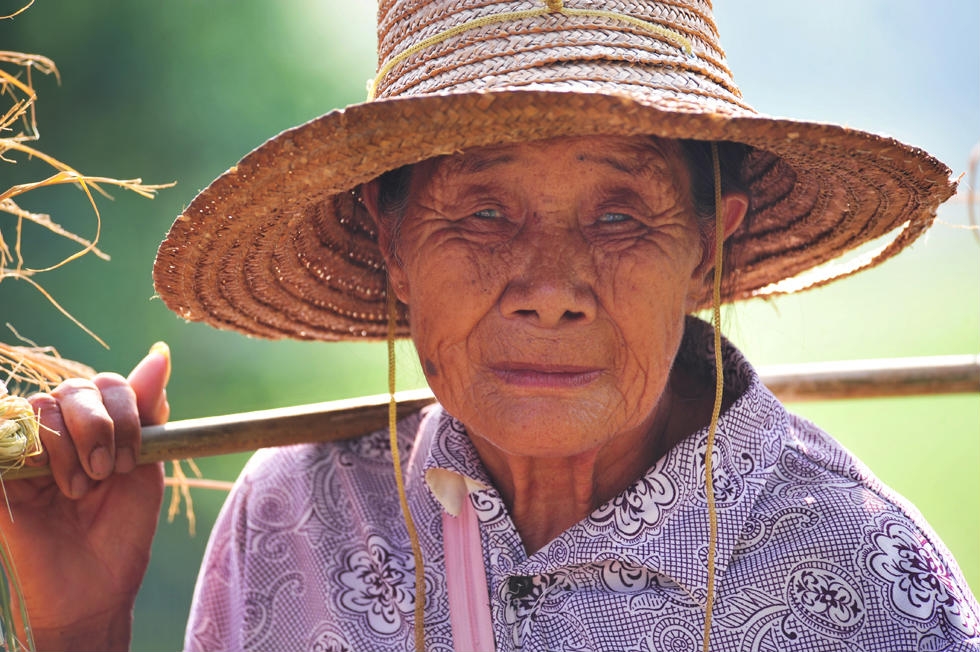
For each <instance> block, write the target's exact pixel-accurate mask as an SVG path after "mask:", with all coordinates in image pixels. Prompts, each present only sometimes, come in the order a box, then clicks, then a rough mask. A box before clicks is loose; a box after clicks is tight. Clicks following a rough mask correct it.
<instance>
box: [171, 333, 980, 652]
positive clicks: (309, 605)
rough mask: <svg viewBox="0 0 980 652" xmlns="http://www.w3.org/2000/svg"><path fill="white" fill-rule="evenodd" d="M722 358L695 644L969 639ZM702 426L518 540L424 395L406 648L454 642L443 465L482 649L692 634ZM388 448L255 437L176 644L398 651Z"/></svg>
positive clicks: (376, 438)
mask: <svg viewBox="0 0 980 652" xmlns="http://www.w3.org/2000/svg"><path fill="white" fill-rule="evenodd" d="M710 348H711V343H710V327H708V326H707V325H705V324H703V323H702V322H699V321H697V320H693V319H692V320H690V321H689V323H688V327H687V332H686V335H685V341H684V344H683V345H682V351H681V354H680V356H681V363H683V364H686V365H688V366H689V367H691V368H695V369H700V370H701V371H703V372H704V373H706V374H710V367H711V362H710V360H711V350H710ZM723 353H724V358H725V371H726V384H727V387H729V388H731V389H733V390H735V392H736V393H737V396H738V398H737V399H736V400H735V402H734V403H733V404H732V406H731V407H730V408H729V409H728V410H727V411H726V412H725V413H724V414H723V415H722V418H721V420H720V422H719V430H718V438H717V440H716V446H715V449H714V452H713V455H714V457H713V461H714V469H715V471H714V473H715V478H714V483H715V487H716V500H717V506H718V517H719V539H718V544H719V545H718V554H717V558H716V566H717V578H716V581H717V585H716V596H717V601H716V604H715V610H714V618H713V627H712V634H711V636H712V638H711V643H712V649H717V650H734V651H746V652H748V651H753V652H755V651H758V652H763V651H775V650H807V651H810V650H817V651H824V650H825V651H845V650H846V651H850V652H857V651H867V652H870V651H872V650H883V651H884V650H887V651H889V652H891V651H895V650H928V651H939V650H949V651H965V650H980V620H978V607H977V603H976V600H975V599H974V597H973V596H972V595H971V593H970V592H969V589H968V588H967V585H966V582H965V581H964V579H963V577H962V576H961V574H960V572H959V570H958V569H957V567H956V564H955V562H954V561H953V560H952V557H951V556H950V555H949V553H948V551H947V550H946V549H945V548H944V546H943V544H942V542H941V541H940V540H939V539H938V537H936V535H935V534H934V533H933V532H932V531H931V530H930V529H929V527H928V526H927V525H926V524H925V523H924V522H923V520H922V518H921V516H920V515H919V514H918V512H917V511H916V510H915V509H914V508H913V507H912V506H911V505H909V504H908V503H907V502H905V501H904V500H903V499H901V498H900V497H898V496H896V495H895V494H894V493H893V492H891V491H890V490H889V489H888V488H887V487H884V486H883V485H882V484H881V483H880V482H879V481H878V480H877V479H876V478H875V477H874V476H873V475H872V474H871V473H870V471H869V470H868V469H867V468H866V467H864V466H863V465H862V464H861V463H860V462H859V461H857V460H856V459H855V458H854V457H853V456H851V455H850V454H849V453H848V452H847V451H846V450H844V449H843V448H842V447H841V446H840V445H839V444H837V443H836V442H835V441H834V440H833V439H831V438H830V437H829V436H827V435H826V434H824V433H823V432H821V431H820V430H819V429H817V428H816V427H815V426H814V425H812V424H810V423H808V422H806V421H804V420H802V419H799V418H797V417H795V416H793V415H791V414H789V413H788V412H787V411H786V410H785V409H784V408H783V406H782V405H781V404H780V403H779V402H778V401H777V400H776V399H775V397H773V395H772V394H771V393H770V392H769V391H768V390H767V389H766V388H765V387H764V386H763V385H762V384H761V383H760V381H759V379H758V376H757V375H756V373H755V371H754V370H753V369H752V367H751V366H750V365H749V364H748V362H746V361H745V360H744V358H743V357H742V356H741V355H740V354H739V353H738V351H737V350H735V349H734V348H733V347H731V346H730V345H728V344H726V345H725V350H724V352H723ZM706 438H707V433H706V432H705V431H700V432H696V433H693V434H692V435H691V436H690V437H688V438H687V439H685V440H684V441H682V442H681V443H679V444H678V445H677V446H675V447H674V448H673V449H672V450H671V451H670V452H669V453H668V454H667V455H666V456H664V457H663V458H662V459H661V460H659V461H658V462H657V463H656V464H655V465H654V466H653V467H652V468H651V469H649V471H648V472H647V473H646V474H645V475H644V476H643V477H641V478H639V479H637V480H636V482H635V483H633V485H632V486H631V487H629V488H628V489H627V490H626V491H624V492H623V493H622V494H620V495H619V496H617V497H615V498H614V499H613V500H611V501H609V502H608V503H606V504H604V505H602V506H600V507H599V508H598V509H596V510H595V511H594V512H593V513H592V514H591V515H590V516H589V517H588V518H586V519H585V520H583V521H581V522H579V523H577V524H576V525H574V526H573V527H571V528H569V529H568V530H567V531H565V532H564V533H562V534H561V535H560V536H558V537H557V538H555V539H554V540H553V541H551V542H550V543H549V544H548V545H547V546H546V547H545V548H543V549H541V550H539V551H538V552H536V553H534V554H532V555H527V554H526V552H525V551H524V548H523V545H522V544H521V541H520V538H519V536H518V533H517V531H516V529H515V528H514V525H513V523H512V521H511V520H510V517H509V515H508V513H507V508H506V506H505V505H504V504H503V502H502V500H501V498H500V495H499V494H498V493H497V492H496V490H495V489H493V486H492V483H491V482H490V479H489V478H488V477H487V475H486V471H485V470H484V468H483V466H482V464H481V463H480V460H479V458H478V457H477V455H476V452H475V450H474V448H473V446H472V445H471V444H470V442H469V439H468V437H467V435H466V430H465V427H464V426H463V425H462V424H461V423H459V422H458V421H456V420H454V419H453V418H452V417H451V416H450V415H448V414H446V413H445V412H444V411H443V410H442V409H441V408H439V407H435V408H433V409H431V410H429V411H428V412H427V413H425V414H416V415H413V416H412V417H410V418H408V419H406V420H404V421H402V422H401V423H400V424H399V445H400V446H401V447H403V450H402V451H401V452H402V459H403V460H406V462H405V465H406V468H405V472H406V483H407V491H408V495H409V503H410V507H411V510H412V514H413V517H414V518H415V522H416V526H417V528H418V530H419V536H420V539H421V545H422V553H423V558H424V562H425V578H426V580H425V587H424V596H425V614H426V615H425V635H426V649H428V650H432V651H449V650H452V649H453V645H452V633H451V628H450V624H449V613H448V602H447V597H446V585H445V572H444V566H443V548H442V520H441V519H442V509H443V508H442V506H441V504H440V502H439V501H438V500H437V498H436V497H435V496H434V495H433V493H432V492H431V491H430V490H429V488H428V486H427V485H426V483H425V481H424V476H425V472H426V471H427V470H430V469H444V470H448V471H452V472H454V473H457V474H459V475H461V476H464V477H468V478H471V479H473V480H475V481H477V483H482V485H483V486H484V487H485V488H479V489H477V490H475V491H472V492H471V493H470V496H469V498H470V500H472V501H473V504H474V507H475V508H476V512H477V515H478V517H479V520H480V528H481V536H482V538H483V552H484V565H485V570H486V573H487V586H488V589H489V592H490V596H489V597H490V604H491V617H492V622H493V627H494V634H495V638H496V645H497V649H498V650H500V651H503V650H626V651H630V652H653V651H660V650H670V651H672V652H686V651H688V650H690V651H692V652H697V651H699V650H701V636H702V628H703V623H704V608H705V602H704V601H705V595H706V590H707V579H708V577H707V565H706V564H707V541H708V518H707V510H706V500H705V493H704V457H705V453H706V447H705V444H706ZM390 465H391V455H390V452H389V451H388V446H387V433H386V432H377V433H372V434H369V435H365V436H364V437H361V438H358V439H354V440H349V441H344V442H336V443H331V444H322V445H308V446H295V447H289V448H283V449H277V450H270V451H262V452H260V453H258V454H256V455H255V456H254V457H253V459H252V461H251V462H250V463H249V464H248V466H247V467H246V469H245V470H244V471H243V474H242V476H241V478H240V479H239V481H238V483H237V485H236V488H235V490H234V491H233V493H232V495H231V496H230V498H229V499H228V501H227V503H226V504H225V507H224V509H223V511H222V514H221V517H220V518H219V521H218V523H217V524H216V526H215V529H214V531H213V533H212V538H211V541H210V543H209V546H208V552H207V554H206V557H205V561H204V565H203V567H202V570H201V575H200V577H199V580H198V586H197V589H196V591H195V598H194V604H193V607H192V610H191V618H190V621H189V623H188V630H187V638H186V648H187V649H188V650H243V649H248V650H271V649H281V650H286V649H288V650H316V651H319V652H327V651H333V652H340V651H348V650H350V651H353V650H410V649H411V648H412V646H413V634H412V626H413V625H412V611H413V607H414V601H415V599H416V587H415V582H414V577H413V573H414V560H413V558H412V554H411V548H410V545H409V542H408V536H407V534H406V532H405V526H404V523H403V522H402V517H401V513H400V509H399V506H398V499H397V493H396V489H395V483H394V479H393V477H392V472H391V468H390ZM471 486H476V485H474V484H473V483H471Z"/></svg>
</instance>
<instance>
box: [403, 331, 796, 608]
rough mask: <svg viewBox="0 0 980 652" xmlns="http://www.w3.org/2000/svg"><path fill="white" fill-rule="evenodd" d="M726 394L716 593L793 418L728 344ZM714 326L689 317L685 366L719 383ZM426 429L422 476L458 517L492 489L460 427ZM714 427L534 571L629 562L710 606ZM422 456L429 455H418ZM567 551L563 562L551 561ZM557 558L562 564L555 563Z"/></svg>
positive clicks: (718, 472) (568, 536)
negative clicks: (475, 495) (707, 462)
mask: <svg viewBox="0 0 980 652" xmlns="http://www.w3.org/2000/svg"><path fill="white" fill-rule="evenodd" d="M722 347H723V350H722V354H723V359H724V361H725V362H724V367H725V383H726V387H729V388H733V389H734V390H735V393H736V394H737V398H736V399H735V401H734V402H733V403H732V405H731V407H729V409H728V410H726V411H725V413H724V414H722V415H721V418H720V419H719V422H718V431H717V434H716V438H715V448H714V454H713V463H714V469H715V471H714V476H715V477H714V484H715V500H716V507H717V514H718V539H717V549H716V557H715V568H716V573H715V584H716V586H715V589H716V591H717V588H718V586H717V585H718V583H719V582H720V581H721V578H722V577H723V576H724V573H725V570H726V569H727V568H728V565H729V563H730V561H731V559H732V555H733V553H734V551H735V548H736V545H737V543H738V541H739V540H740V538H741V534H742V532H743V531H744V530H745V528H746V527H747V526H748V525H750V524H749V523H748V519H749V517H750V514H751V511H752V507H753V505H754V503H755V501H756V499H757V497H758V495H759V492H760V491H761V489H762V488H763V487H764V485H765V482H766V479H767V477H768V475H769V472H770V469H771V468H772V467H773V466H774V465H775V463H776V460H777V458H778V455H779V450H780V449H781V448H782V444H783V441H784V438H785V436H786V432H787V425H786V424H787V422H786V417H787V413H786V411H785V409H784V408H783V407H782V405H781V404H780V403H779V402H778V400H777V399H776V398H775V397H774V396H773V395H772V393H771V392H770V391H769V390H768V389H767V388H766V387H765V386H764V385H763V384H762V382H761V380H760V379H759V377H758V374H757V373H756V372H755V370H754V369H753V368H752V366H751V365H750V364H749V363H748V361H747V360H746V359H745V358H744V356H742V354H741V353H740V352H739V351H738V350H737V349H736V348H735V347H734V346H733V345H732V344H730V343H729V342H727V340H723V344H722ZM712 349H713V345H712V339H711V327H710V326H709V325H707V324H705V323H704V322H702V321H700V320H697V319H694V318H690V319H689V321H688V324H687V328H686V329H685V336H684V341H683V343H682V345H681V351H680V352H679V354H678V360H682V361H683V362H684V363H685V364H687V365H689V366H690V367H691V368H693V369H695V370H696V371H698V372H701V373H709V374H710V375H711V376H713V367H714V364H713V352H712ZM709 377H710V376H709ZM431 416H432V418H431V420H429V424H431V425H430V427H429V428H427V430H428V432H427V433H426V435H427V436H425V437H423V438H422V439H423V440H427V441H426V442H425V444H426V448H427V450H426V452H425V453H423V455H424V457H423V458H422V459H424V462H423V474H424V477H425V480H426V485H427V487H428V490H429V491H430V492H431V494H432V496H433V497H434V498H435V499H436V500H437V501H438V502H439V503H440V504H441V505H442V507H443V508H444V509H445V510H446V511H447V512H449V513H450V514H452V515H457V514H459V510H460V507H461V505H462V500H463V499H464V497H465V496H466V495H467V494H468V493H471V492H474V491H479V490H481V489H487V488H489V487H491V486H492V483H491V481H490V478H489V476H488V475H487V472H486V469H485V468H484V466H483V464H482V462H481V461H480V458H479V456H478V455H477V452H476V449H475V448H474V446H473V444H472V443H471V442H470V440H469V437H468V436H467V434H466V430H465V427H464V426H463V424H462V423H460V422H459V421H457V420H456V419H454V418H453V417H451V416H449V415H448V414H447V413H446V412H445V411H444V410H441V409H439V410H437V411H436V412H435V413H433V414H432V415H431ZM707 437H708V432H707V428H703V429H701V430H699V431H698V432H695V433H693V434H692V435H690V436H689V437H687V438H686V439H684V440H682V441H681V442H680V443H678V444H677V445H676V446H675V447H674V448H672V449H671V450H670V451H669V452H668V453H667V454H666V455H665V456H664V457H663V458H661V459H660V460H658V461H657V462H656V463H655V464H654V465H653V466H652V467H651V468H650V469H649V470H648V471H647V472H646V473H645V474H644V475H643V476H641V477H640V478H638V479H637V480H636V482H634V483H633V484H632V485H631V486H630V487H628V488H627V489H626V490H625V491H623V492H622V493H621V494H619V495H618V496H616V497H615V498H613V499H612V500H610V501H609V502H607V503H605V504H604V505H601V506H600V507H599V508H598V509H596V510H595V511H594V512H592V514H590V515H589V516H588V517H587V518H586V519H584V520H583V521H580V522H579V523H577V524H576V525H574V526H572V527H571V528H569V529H568V530H566V531H565V532H563V533H562V534H561V535H559V536H558V537H556V538H555V540H553V541H552V542H551V543H550V544H548V546H546V547H545V548H543V549H542V550H539V551H538V552H536V553H535V554H534V555H532V556H531V557H530V558H529V559H528V563H529V564H530V565H531V566H534V567H535V568H536V572H552V571H555V570H558V568H559V567H568V566H572V565H580V564H593V563H596V562H599V561H612V560H618V561H624V562H627V563H629V564H630V565H637V566H640V567H642V568H646V569H647V570H649V571H652V572H654V573H657V574H660V575H663V576H665V577H667V578H669V579H670V580H672V581H674V582H676V583H677V584H678V585H679V586H680V587H681V588H682V589H683V590H684V592H685V593H687V594H688V596H689V597H690V598H691V599H692V600H694V601H695V602H697V603H698V604H700V605H701V606H702V607H704V606H705V600H706V596H707V584H708V573H707V563H706V560H707V550H708V536H709V535H708V533H709V519H708V510H707V502H706V499H705V485H704V458H705V450H706V443H707ZM419 452H420V453H422V451H419ZM555 548H557V549H561V551H562V552H561V555H560V556H559V555H552V554H550V552H551V549H555ZM559 558H560V563H559V562H558V561H556V560H557V559H559Z"/></svg>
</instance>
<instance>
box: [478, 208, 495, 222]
mask: <svg viewBox="0 0 980 652" xmlns="http://www.w3.org/2000/svg"><path fill="white" fill-rule="evenodd" d="M473 217H476V218H479V219H481V220H496V219H498V218H500V211H498V210H497V209H496V208H484V209H483V210H479V211H477V212H475V213H473Z"/></svg>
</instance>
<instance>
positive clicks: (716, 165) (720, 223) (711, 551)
mask: <svg viewBox="0 0 980 652" xmlns="http://www.w3.org/2000/svg"><path fill="white" fill-rule="evenodd" d="M711 167H712V169H713V172H714V182H715V270H714V272H715V273H714V282H713V284H712V293H711V321H712V325H713V326H714V328H713V331H714V348H715V401H714V406H713V407H712V408H711V424H710V425H709V426H708V440H707V442H706V443H705V451H704V492H705V498H706V499H707V502H708V591H707V595H706V596H705V599H704V636H703V644H702V646H701V649H702V651H703V652H708V650H709V649H710V646H709V644H708V642H709V639H710V638H711V612H712V610H713V609H714V606H715V555H716V554H717V552H718V511H717V506H716V505H715V483H714V463H713V460H712V457H713V454H714V449H715V433H716V432H717V430H718V417H719V416H720V415H721V402H722V397H723V395H724V378H725V374H724V370H723V369H722V359H721V275H722V269H721V267H722V252H723V250H724V247H725V209H724V206H723V205H722V197H721V162H720V161H719V159H718V144H717V143H714V142H712V143H711Z"/></svg>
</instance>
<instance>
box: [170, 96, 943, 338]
mask: <svg viewBox="0 0 980 652" xmlns="http://www.w3.org/2000/svg"><path fill="white" fill-rule="evenodd" d="M588 135H627V136H628V135H637V136H640V135H653V136H658V137H661V138H678V139H699V140H727V141H737V142H742V143H746V144H748V145H751V146H752V147H754V148H755V150H756V151H755V152H754V153H753V154H752V155H750V158H749V160H748V161H747V165H746V170H745V174H746V179H747V182H748V184H749V189H750V194H751V203H752V208H751V213H750V215H749V217H748V219H747V220H746V222H745V224H744V225H743V227H741V228H740V229H739V230H738V231H736V232H735V233H734V234H733V236H732V239H731V251H732V257H733V261H734V268H733V269H732V273H731V276H730V278H729V281H728V285H727V288H726V297H727V300H731V301H737V300H741V299H747V298H750V297H755V296H766V295H770V294H774V293H780V292H787V291H798V290H800V289H803V288H804V287H812V286H816V285H822V284H825V283H827V282H830V281H831V280H835V279H837V278H842V277H844V276H847V275H849V274H852V273H854V272H856V271H859V270H860V269H865V268H867V267H870V266H874V265H877V264H879V263H880V262H882V261H884V260H886V259H887V258H889V257H891V256H893V255H894V254H895V253H897V252H898V251H900V250H901V249H903V248H904V247H906V246H908V244H910V243H911V242H912V241H914V240H915V239H916V238H917V237H918V236H919V235H921V234H922V233H923V232H924V231H925V230H926V229H927V228H928V227H929V225H930V224H931V223H932V221H933V219H934V217H935V213H936V209H937V207H938V206H939V204H941V203H942V202H943V201H945V200H946V199H947V198H948V197H950V196H951V195H952V194H953V192H954V191H955V183H954V182H952V181H951V180H950V171H949V169H948V168H947V167H946V166H945V165H943V164H942V163H940V162H939V161H937V160H936V159H934V158H933V157H931V156H930V155H928V154H927V153H926V152H924V151H922V150H920V149H918V148H915V147H910V146H908V145H905V144H903V143H901V142H898V141H897V140H894V139H892V138H889V137H885V136H880V135H875V134H870V133H867V132H862V131H858V130H854V129H849V128H846V127H841V126H838V125H832V124H823V123H814V122H800V121H793V120H789V119H784V118H776V117H771V116H765V115H760V114H756V113H753V112H752V111H751V110H748V109H745V110H743V109H741V108H738V107H730V106H728V107H711V108H710V109H706V108H705V106H704V105H701V104H692V103H691V102H690V101H686V100H683V99H677V100H671V98H669V97H659V98H655V99H654V98H649V97H643V96H641V97H634V96H630V95H624V94H610V93H608V92H603V93H599V92H583V91H582V90H567V91H565V90H535V89H518V90H508V91H494V92H475V93H450V94H431V95H424V96H416V97H402V98H395V99H387V100H382V101H376V102H370V103H365V104H359V105H355V106H352V107H348V108H347V109H345V110H338V111H333V112H331V113H328V114H326V115H324V116H321V117H320V118H317V119H315V120H312V121H310V122H308V123H306V124H303V125H300V126H298V127H295V128H293V129H290V130H287V131H285V132H283V133H281V134H279V135H278V136H276V137H274V138H272V139H270V140H269V141H267V142H266V143H265V144H263V145H262V146H260V147H258V148H257V149H256V150H254V151H252V152H251V153H250V154H248V155H247V156H245V158H243V159H242V160H241V161H240V162H239V164H238V165H236V166H235V167H233V168H231V169H230V170H228V171H227V172H226V173H224V174H223V175H221V176H220V177H219V178H218V179H216V180H215V181H214V182H213V183H212V184H211V185H210V186H208V187H207V188H206V189H205V190H204V191H202V192H201V193H200V194H199V195H198V196H197V197H196V198H195V199H194V201H193V202H192V203H191V204H190V205H189V206H188V208H187V209H186V210H185V211H184V213H183V214H182V215H180V216H179V217H178V218H177V220H176V221H175V222H174V225H173V227H172V228H171V230H170V232H169V234H168V235H167V237H166V239H165V240H164V242H163V243H162V244H161V246H160V249H159V251H158V254H157V259H156V262H155V264H154V272H153V275H154V283H155V286H156V290H157V292H158V293H159V295H160V296H161V298H162V299H163V300H164V302H165V303H166V305H167V306H168V307H169V308H170V309H172V310H174V311H175V312H176V313H177V314H178V315H180V316H181V317H183V318H185V319H188V320H192V321H202V322H206V323H208V324H211V325H212V326H215V327H218V328H222V329H230V330H235V331H239V332H242V333H245V334H247V335H251V336H258V337H265V338H294V339H315V340H344V339H363V338H383V337H385V335H386V332H387V331H386V322H387V316H386V308H385V305H386V299H385V270H384V263H383V259H382V256H381V253H380V251H379V250H378V247H377V242H376V233H375V230H374V226H373V224H372V223H371V220H370V219H369V218H368V216H367V215H365V214H364V211H363V209H362V208H361V207H360V206H359V204H358V203H357V201H356V199H355V197H354V195H353V193H352V190H353V189H354V188H356V187H357V186H359V185H360V184H362V183H365V182H367V181H370V180H372V179H374V178H376V177H377V176H379V175H380V174H382V173H384V172H386V171H388V170H391V169H394V168H397V167H400V166H402V165H406V164H410V163H416V162H419V161H422V160H425V159H428V158H432V157H435V156H440V155H446V154H452V153H455V152H459V151H463V150H467V149H471V148H476V147H485V146H490V145H501V144H508V143H515V142H524V141H531V140H540V139H547V138H556V137H563V136H588ZM886 235H887V236H889V238H887V239H886V243H885V244H884V245H883V246H882V247H881V248H880V250H878V251H876V252H874V253H873V255H870V256H868V257H867V258H866V259H858V260H852V261H849V262H847V263H845V264H844V266H843V267H840V268H838V269H832V270H826V271H824V270H821V271H820V272H819V273H817V274H815V275H813V276H812V277H810V278H807V279H806V280H803V281H799V280H794V279H797V278H798V276H799V275H800V274H802V273H804V272H807V271H812V270H814V268H817V267H818V266H821V265H824V264H825V263H828V261H832V260H834V259H838V258H839V257H841V256H842V255H843V254H846V253H847V252H850V251H852V250H854V249H856V248H858V247H860V246H861V245H863V244H865V243H868V242H870V241H872V240H877V239H880V238H882V237H883V236H886ZM400 310H401V312H400V314H399V320H398V332H397V335H399V336H405V335H407V334H408V330H409V329H408V315H407V313H406V312H405V309H404V307H403V306H402V307H400Z"/></svg>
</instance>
